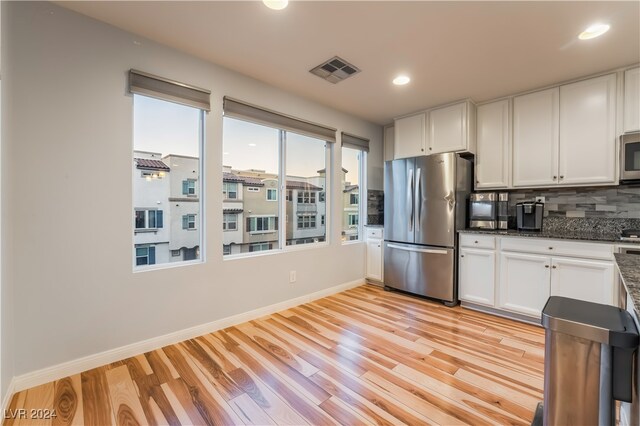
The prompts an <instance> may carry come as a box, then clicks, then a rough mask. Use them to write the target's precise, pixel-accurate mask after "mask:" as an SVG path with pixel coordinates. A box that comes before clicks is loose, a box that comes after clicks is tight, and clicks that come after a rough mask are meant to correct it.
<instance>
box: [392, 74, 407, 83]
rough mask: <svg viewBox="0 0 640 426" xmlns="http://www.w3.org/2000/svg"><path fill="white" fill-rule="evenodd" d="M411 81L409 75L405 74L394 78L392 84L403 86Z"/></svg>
mask: <svg viewBox="0 0 640 426" xmlns="http://www.w3.org/2000/svg"><path fill="white" fill-rule="evenodd" d="M410 81H411V79H410V78H409V77H407V76H406V75H399V76H397V77H396V78H394V79H393V84H395V85H396V86H404V85H405V84H407V83H409V82H410Z"/></svg>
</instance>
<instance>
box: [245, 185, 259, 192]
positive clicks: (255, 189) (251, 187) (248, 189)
mask: <svg viewBox="0 0 640 426" xmlns="http://www.w3.org/2000/svg"><path fill="white" fill-rule="evenodd" d="M247 191H249V192H260V188H256V187H255V186H250V187H248V188H247Z"/></svg>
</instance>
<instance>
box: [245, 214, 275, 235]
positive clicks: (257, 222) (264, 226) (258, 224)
mask: <svg viewBox="0 0 640 426" xmlns="http://www.w3.org/2000/svg"><path fill="white" fill-rule="evenodd" d="M247 230H248V231H249V232H251V233H256V234H257V233H265V232H274V231H277V230H278V218H277V217H276V216H263V217H248V218H247Z"/></svg>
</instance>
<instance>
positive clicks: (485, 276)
mask: <svg viewBox="0 0 640 426" xmlns="http://www.w3.org/2000/svg"><path fill="white" fill-rule="evenodd" d="M458 265H459V266H458V268H459V274H458V285H459V288H458V297H459V298H460V300H463V301H466V302H471V303H477V304H480V305H485V306H493V305H494V301H495V289H496V274H495V270H496V253H495V251H493V250H483V249H472V248H461V249H460V262H459V263H458Z"/></svg>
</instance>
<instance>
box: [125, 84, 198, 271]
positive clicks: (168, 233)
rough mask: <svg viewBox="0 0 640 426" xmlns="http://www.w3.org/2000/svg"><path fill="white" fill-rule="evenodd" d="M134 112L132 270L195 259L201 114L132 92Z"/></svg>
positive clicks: (185, 107)
mask: <svg viewBox="0 0 640 426" xmlns="http://www.w3.org/2000/svg"><path fill="white" fill-rule="evenodd" d="M133 114H134V116H133V178H134V179H133V206H134V209H133V210H134V232H133V250H132V251H133V265H134V268H135V267H137V266H142V265H161V264H168V263H175V262H181V261H184V260H194V259H200V246H201V233H200V232H197V231H196V232H194V230H198V229H202V226H201V223H200V220H201V218H200V212H201V206H202V204H201V203H202V198H201V197H199V196H198V195H199V194H202V193H203V191H202V187H201V185H202V182H201V179H200V174H201V169H202V168H201V161H200V160H201V153H202V146H203V135H204V131H203V130H204V111H203V110H202V109H199V108H195V107H189V106H185V105H181V104H177V103H174V102H169V101H168V100H161V99H157V98H151V97H147V96H143V95H141V94H136V93H134V95H133ZM140 206H143V207H140ZM146 206H154V207H153V208H149V207H146ZM172 223H175V224H176V225H173V226H169V225H170V224H172ZM181 223H182V226H180V224H181ZM165 224H166V225H167V226H166V227H165ZM185 253H189V254H188V256H185V255H184V254H185Z"/></svg>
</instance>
